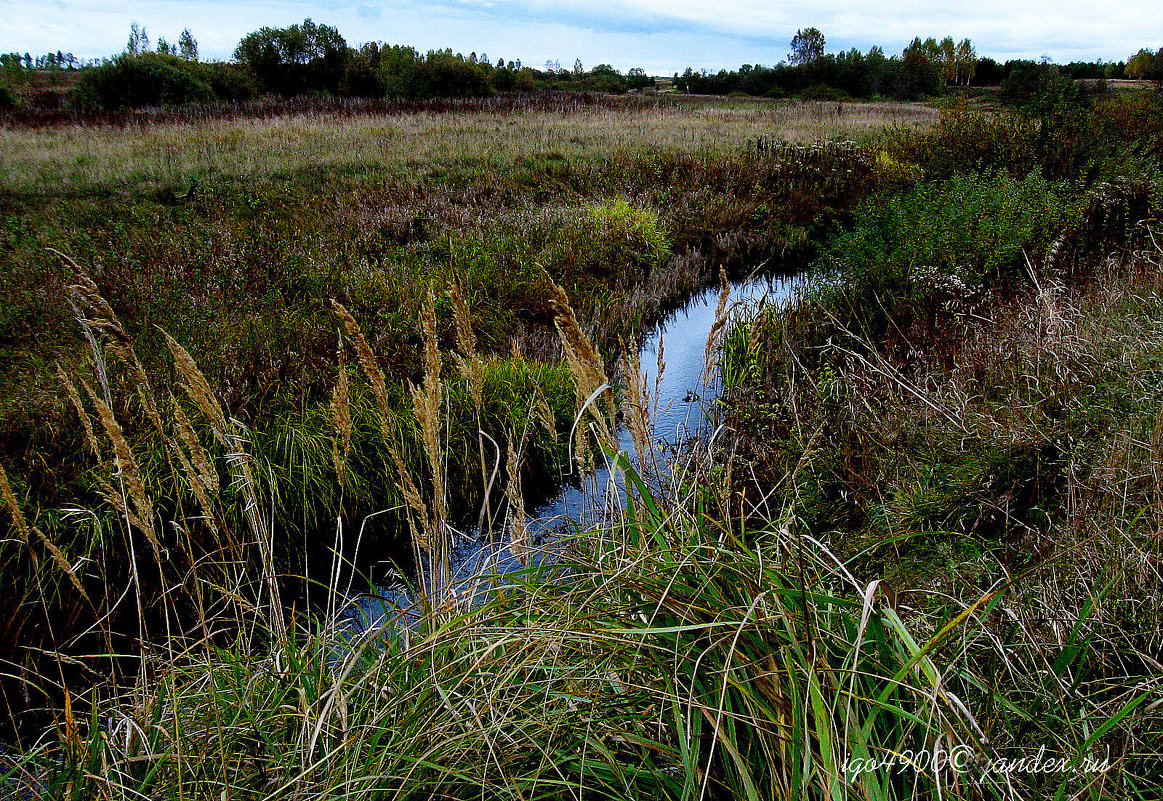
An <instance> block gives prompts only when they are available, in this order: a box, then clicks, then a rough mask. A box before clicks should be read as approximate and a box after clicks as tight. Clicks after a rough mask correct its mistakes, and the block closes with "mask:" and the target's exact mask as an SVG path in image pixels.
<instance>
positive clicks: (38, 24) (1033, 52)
mask: <svg viewBox="0 0 1163 801" xmlns="http://www.w3.org/2000/svg"><path fill="white" fill-rule="evenodd" d="M53 1H54V3H57V4H59V5H60V6H62V10H60V11H59V12H57V13H54V14H53V15H52V19H51V20H49V19H46V15H45V13H44V3H43V2H36V1H35V0H6V2H5V8H4V11H2V12H0V51H13V50H15V51H20V52H25V51H28V52H31V53H35V54H39V53H44V52H49V51H56V50H65V51H71V52H73V53H75V54H77V55H78V56H83V57H92V56H103V55H112V54H114V53H117V52H119V51H120V50H121V49H123V48H124V46H125V42H126V39H127V38H128V32H129V24H130V23H131V22H134V21H136V22H138V23H140V24H142V25H144V26H145V27H146V28H147V30H148V31H149V33H150V35H151V36H152V37H153V38H154V39H155V40H156V38H157V36H159V35H160V36H164V37H166V38H167V39H169V40H171V41H173V40H175V39H176V38H177V35H178V33H180V31H181V30H182V28H186V27H188V28H190V30H191V31H192V32H193V33H194V36H195V37H196V38H197V40H198V42H199V45H200V49H201V52H202V53H203V54H204V55H205V56H208V57H211V58H228V57H229V56H230V53H231V52H232V51H233V49H234V46H235V45H236V44H237V43H238V40H239V39H241V38H242V37H243V36H244V35H245V34H247V33H249V32H250V31H252V30H255V29H256V28H258V27H261V26H263V25H272V26H282V25H289V24H291V23H293V22H297V21H300V20H302V19H304V18H305V17H311V18H312V19H314V20H315V21H316V22H320V23H326V24H329V25H334V26H335V27H337V28H338V29H339V31H340V32H341V33H342V34H343V35H344V36H345V37H346V38H347V39H348V41H349V42H351V43H352V44H358V43H361V42H365V41H371V40H383V41H389V42H393V43H405V44H412V45H415V46H417V47H419V48H420V49H429V48H436V47H451V48H453V49H454V50H460V51H463V52H466V53H467V52H469V51H476V52H482V51H485V52H488V53H490V54H491V55H493V56H494V57H496V56H504V57H505V58H507V59H516V58H520V59H522V60H523V61H524V62H525V63H527V64H539V63H544V61H545V59H546V58H556V59H559V60H561V61H562V63H565V62H567V61H568V62H569V63H572V62H573V59H574V58H575V57H580V58H581V59H582V61H583V62H585V63H586V64H597V63H600V62H608V63H611V64H613V65H614V66H616V67H619V68H620V69H626V68H628V67H630V66H643V67H645V68H646V69H647V70H648V71H651V72H655V73H669V72H674V71H679V70H681V69H683V68H684V67H686V66H693V67H695V68H704V67H705V68H710V69H718V68H720V67H726V68H732V67H735V66H738V65H739V64H742V63H762V64H773V63H775V62H777V61H779V60H780V59H782V58H784V57H786V55H787V50H788V42H789V40H790V39H791V37H792V35H794V33H795V31H796V29H798V28H803V27H808V26H814V27H817V28H819V29H820V30H821V31H823V32H824V34H825V36H826V37H827V39H828V50H829V51H833V52H834V51H837V50H842V49H848V48H850V47H857V48H859V49H861V50H867V49H868V48H869V47H871V46H872V45H874V44H879V45H882V46H883V47H884V48H885V50H886V51H887V52H889V53H898V52H900V51H901V50H902V49H903V48H904V46H905V45H906V44H907V43H908V42H909V41H910V40H911V39H912V38H913V37H914V36H922V37H926V36H935V37H938V38H939V37H943V36H945V35H950V36H953V37H954V38H956V39H962V38H966V37H967V38H969V39H971V40H973V42H974V44H975V45H976V47H977V50H978V52H979V53H981V54H982V55H990V56H993V57H995V58H998V59H999V60H1005V59H1007V58H1015V57H1026V58H1037V57H1039V56H1041V55H1043V54H1048V55H1050V56H1051V57H1052V58H1053V59H1055V60H1056V61H1060V62H1065V61H1071V60H1074V59H1086V60H1092V59H1098V58H1104V59H1107V60H1119V59H1124V58H1127V57H1128V56H1130V55H1131V54H1132V53H1134V52H1136V51H1138V50H1139V48H1141V47H1150V48H1152V49H1154V48H1158V47H1160V46H1163V14H1160V13H1159V12H1158V10H1157V7H1156V5H1155V3H1154V2H1151V3H1147V2H1139V0H1134V1H1133V2H1128V3H1124V4H1121V5H1118V6H1114V7H1108V8H1104V9H1102V10H1101V11H1098V10H1096V6H1095V4H1094V3H1093V2H1088V3H1083V2H1081V1H1080V0H1061V1H1060V2H1047V1H1046V0H1036V1H1035V2H1032V3H1031V2H1027V3H1022V4H1019V3H1015V2H1013V1H1012V0H1007V1H1006V2H1002V1H1001V0H981V2H977V3H974V4H970V5H965V4H963V3H961V2H959V0H958V2H951V0H940V1H939V2H919V0H908V2H903V3H895V4H892V5H889V4H885V3H883V2H869V1H868V0H818V2H812V3H772V2H770V0H726V1H725V2H719V3H708V2H706V0H617V1H613V2H611V1H609V0H607V2H595V1H594V0H432V1H428V0H390V2H387V3H372V2H370V1H369V0H341V1H340V2H328V1H327V0H281V1H280V0H258V2H242V3H239V2H233V3H230V2H223V1H222V0H209V2H192V0H143V1H142V2H134V3H123V2H105V1H103V0H68V1H67V2H65V0H53Z"/></svg>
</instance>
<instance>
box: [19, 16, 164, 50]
mask: <svg viewBox="0 0 1163 801" xmlns="http://www.w3.org/2000/svg"><path fill="white" fill-rule="evenodd" d="M125 52H126V53H128V54H129V55H131V56H140V55H141V54H142V53H148V52H149V34H147V33H146V32H145V28H143V27H141V26H140V25H138V24H137V23H136V22H131V23H130V24H129V41H128V42H127V43H126V45H125ZM25 55H27V53H26V54H25Z"/></svg>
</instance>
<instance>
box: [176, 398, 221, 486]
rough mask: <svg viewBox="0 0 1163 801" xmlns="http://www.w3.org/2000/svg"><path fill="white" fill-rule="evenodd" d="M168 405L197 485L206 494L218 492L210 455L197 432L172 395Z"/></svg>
mask: <svg viewBox="0 0 1163 801" xmlns="http://www.w3.org/2000/svg"><path fill="white" fill-rule="evenodd" d="M170 405H171V406H172V407H173V410H174V424H175V427H176V428H177V430H178V438H179V439H180V440H181V441H182V443H183V444H184V445H185V446H186V450H188V451H189V452H190V462H191V463H192V465H193V467H194V470H195V471H196V475H195V478H196V479H197V483H198V484H201V485H202V486H203V487H205V488H206V490H207V491H208V492H218V489H219V483H218V471H217V470H216V469H214V465H213V464H212V463H211V461H210V455H209V454H208V453H207V452H206V449H205V448H204V447H202V441H201V440H200V439H198V432H197V431H195V430H194V426H193V425H191V424H190V420H189V418H188V417H186V413H185V412H184V411H183V410H182V406H181V404H179V403H178V399H177V398H175V397H174V396H173V395H170Z"/></svg>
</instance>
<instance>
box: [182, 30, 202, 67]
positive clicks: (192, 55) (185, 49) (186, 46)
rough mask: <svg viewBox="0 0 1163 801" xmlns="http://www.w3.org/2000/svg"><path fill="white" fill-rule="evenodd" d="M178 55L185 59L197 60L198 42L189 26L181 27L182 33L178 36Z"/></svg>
mask: <svg viewBox="0 0 1163 801" xmlns="http://www.w3.org/2000/svg"><path fill="white" fill-rule="evenodd" d="M178 55H179V56H181V57H182V58H183V59H185V60H186V61H197V60H198V42H197V41H195V39H194V35H193V34H192V33H190V29H189V28H183V29H182V35H181V36H179V37H178Z"/></svg>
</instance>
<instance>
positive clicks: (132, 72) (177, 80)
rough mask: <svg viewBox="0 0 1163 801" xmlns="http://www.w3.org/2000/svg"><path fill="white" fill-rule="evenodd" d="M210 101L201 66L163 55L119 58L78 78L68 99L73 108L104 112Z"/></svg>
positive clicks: (209, 91)
mask: <svg viewBox="0 0 1163 801" xmlns="http://www.w3.org/2000/svg"><path fill="white" fill-rule="evenodd" d="M213 99H214V90H213V89H212V88H211V81H210V80H209V78H208V76H207V74H206V72H205V70H204V69H203V66H202V65H200V64H198V63H196V62H191V61H184V60H183V59H180V58H178V57H177V56H171V55H167V54H164V53H143V54H141V55H129V54H123V55H120V56H118V57H117V58H115V59H113V60H112V61H110V62H108V63H106V64H102V65H101V66H100V67H95V68H94V69H92V70H89V71H87V72H85V74H84V75H83V76H82V77H81V80H80V81H79V82H78V83H77V86H76V88H75V89H74V90H73V94H72V98H71V100H72V103H73V105H74V106H78V107H81V108H95V109H103V110H105V111H115V110H117V109H122V108H141V107H143V106H160V105H180V104H183V103H205V102H209V101H211V100H213Z"/></svg>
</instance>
